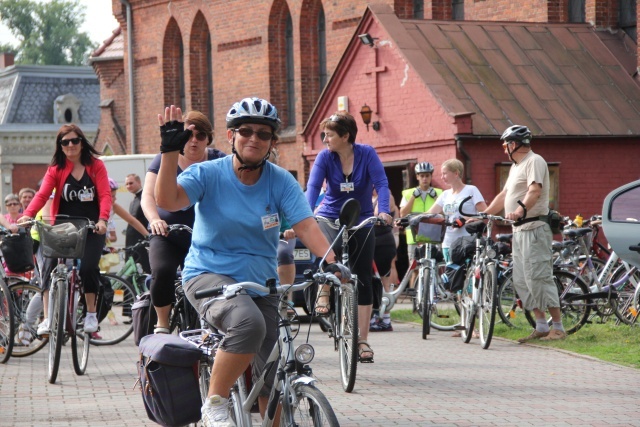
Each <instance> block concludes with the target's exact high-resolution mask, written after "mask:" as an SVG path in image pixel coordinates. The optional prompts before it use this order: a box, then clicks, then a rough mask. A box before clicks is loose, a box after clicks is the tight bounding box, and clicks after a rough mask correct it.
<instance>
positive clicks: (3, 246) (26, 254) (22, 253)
mask: <svg viewBox="0 0 640 427" xmlns="http://www.w3.org/2000/svg"><path fill="white" fill-rule="evenodd" d="M0 250H2V256H3V257H4V262H5V263H6V264H7V268H8V269H9V270H11V271H12V272H14V273H24V272H25V271H29V270H33V267H34V264H33V239H31V234H30V233H27V232H26V231H25V229H24V228H20V231H19V232H18V233H17V234H12V235H10V236H5V237H4V238H3V239H2V242H0Z"/></svg>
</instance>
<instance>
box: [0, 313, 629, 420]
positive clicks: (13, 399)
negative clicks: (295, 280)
mask: <svg viewBox="0 0 640 427" xmlns="http://www.w3.org/2000/svg"><path fill="white" fill-rule="evenodd" d="M306 327H307V325H303V328H302V330H301V333H300V335H299V336H298V341H299V342H301V341H302V339H303V336H306ZM394 329H395V330H394V332H384V333H383V332H380V333H372V334H370V337H369V342H370V343H371V346H372V347H373V349H374V350H375V363H374V364H368V365H363V364H360V365H359V366H358V379H357V382H356V387H355V390H354V392H353V393H351V394H347V393H344V392H343V391H342V388H341V386H340V382H339V366H338V356H337V352H335V351H334V350H333V342H332V340H330V339H329V338H328V337H327V336H326V335H325V334H323V333H322V332H321V331H320V329H319V327H318V326H317V325H313V326H312V328H311V336H310V342H311V343H312V344H314V346H315V347H316V353H317V355H316V359H315V360H314V362H313V363H312V367H313V368H314V373H315V375H316V376H317V377H318V378H319V379H320V384H319V388H321V389H322V390H323V391H324V392H325V394H326V395H327V396H328V398H329V400H330V402H331V404H332V405H333V407H334V409H335V411H336V413H337V414H338V418H339V419H340V423H341V425H342V426H507V425H508V426H540V425H544V426H573V425H576V426H629V425H640V405H638V401H637V396H636V395H635V393H634V387H635V384H638V383H640V371H638V370H634V369H629V368H624V367H619V366H615V365H612V364H608V363H602V362H599V361H596V360H593V359H590V358H585V357H581V356H576V355H573V354H569V353H566V352H559V351H554V350H549V349H544V348H538V347H535V346H527V345H518V344H515V343H514V342H511V341H505V340H498V339H496V340H494V342H493V343H492V344H491V348H490V349H489V350H482V349H481V348H480V346H479V344H478V340H472V342H471V343H470V344H466V345H465V344H463V343H462V342H461V341H460V339H459V338H458V339H457V338H452V337H451V336H450V333H445V332H437V331H436V332H434V333H433V334H432V335H430V336H429V339H428V340H426V341H423V340H422V339H421V338H420V337H421V334H420V332H421V327H419V326H417V325H411V324H400V323H395V324H394ZM46 357H47V350H46V349H44V350H43V351H41V352H40V353H37V354H35V355H33V356H31V357H27V358H23V359H16V358H12V359H11V360H10V361H9V363H8V364H6V365H0V426H38V427H41V426H145V425H155V424H154V423H152V422H150V421H148V419H147V416H146V413H145V410H144V407H143V405H142V399H141V397H140V391H139V390H138V388H134V383H135V378H136V358H137V348H136V347H135V345H134V344H133V339H131V338H130V339H128V340H127V341H126V342H123V343H121V344H118V345H116V346H111V347H92V348H91V353H90V360H89V367H88V369H87V374H86V375H84V376H80V377H79V376H76V375H75V374H74V372H73V367H72V363H71V351H70V348H68V347H65V348H63V359H62V361H61V369H60V373H59V375H58V381H57V383H56V384H53V385H52V384H49V383H48V382H47V380H46Z"/></svg>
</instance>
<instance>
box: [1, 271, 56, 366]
mask: <svg viewBox="0 0 640 427" xmlns="http://www.w3.org/2000/svg"><path fill="white" fill-rule="evenodd" d="M9 292H10V293H11V299H12V301H13V314H14V319H15V325H16V326H17V332H16V339H17V341H16V343H14V346H13V351H12V352H11V356H12V357H26V356H30V355H32V354H34V353H37V352H38V351H40V350H41V349H42V348H44V347H45V346H46V345H47V343H48V342H49V339H48V338H39V337H38V336H37V333H36V332H37V327H38V324H39V323H40V322H41V321H42V320H43V319H44V313H43V312H42V308H40V311H39V313H38V315H37V316H36V318H35V319H31V321H29V320H28V319H27V308H28V307H29V304H30V303H31V301H32V300H33V299H34V298H37V297H39V298H40V300H41V301H40V303H39V304H40V306H42V293H41V292H42V289H40V287H38V286H36V285H32V284H30V283H29V282H15V283H13V284H11V285H9ZM21 331H22V332H23V333H26V334H27V336H26V337H27V339H28V340H29V344H27V345H18V343H20V344H22V342H21V341H20V340H21V337H20V333H21Z"/></svg>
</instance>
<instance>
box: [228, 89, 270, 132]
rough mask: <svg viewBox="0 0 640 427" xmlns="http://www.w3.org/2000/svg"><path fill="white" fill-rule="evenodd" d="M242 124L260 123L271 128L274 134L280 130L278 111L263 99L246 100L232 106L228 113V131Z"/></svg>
mask: <svg viewBox="0 0 640 427" xmlns="http://www.w3.org/2000/svg"><path fill="white" fill-rule="evenodd" d="M242 123H259V124H265V125H268V126H271V128H272V129H273V131H274V132H277V131H278V129H280V124H281V122H280V118H279V117H278V110H277V109H276V107H274V106H273V105H271V104H270V103H269V101H267V100H264V99H261V98H255V97H253V98H244V99H243V100H241V101H239V102H236V103H235V104H233V106H231V109H230V110H229V112H228V113H227V129H235V128H237V127H238V126H239V125H241V124H242Z"/></svg>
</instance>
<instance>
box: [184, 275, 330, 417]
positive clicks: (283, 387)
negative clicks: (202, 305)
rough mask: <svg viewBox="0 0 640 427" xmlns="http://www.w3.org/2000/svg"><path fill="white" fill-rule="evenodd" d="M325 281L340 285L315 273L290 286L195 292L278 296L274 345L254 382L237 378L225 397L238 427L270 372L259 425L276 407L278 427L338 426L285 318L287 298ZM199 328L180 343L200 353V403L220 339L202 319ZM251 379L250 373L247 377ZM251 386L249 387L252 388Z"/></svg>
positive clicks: (307, 353)
mask: <svg viewBox="0 0 640 427" xmlns="http://www.w3.org/2000/svg"><path fill="white" fill-rule="evenodd" d="M313 283H316V284H324V283H330V284H332V286H334V287H335V288H336V289H337V288H339V287H340V286H341V284H340V279H338V278H337V277H336V276H335V275H333V274H329V273H316V274H314V275H313V279H312V280H307V281H306V282H304V283H300V284H295V285H280V286H277V285H276V282H275V280H273V281H272V282H269V283H267V284H266V286H263V285H259V284H257V283H251V282H242V283H237V284H233V285H226V286H223V287H222V289H208V290H204V291H198V292H196V298H207V297H212V296H216V295H219V294H221V296H217V297H216V298H220V299H222V298H225V299H231V298H234V297H235V296H236V295H238V294H240V293H245V292H246V291H254V292H257V293H262V294H265V293H266V294H270V295H280V296H281V297H280V298H279V302H278V314H279V320H278V333H279V339H278V341H277V342H276V343H275V345H274V347H273V350H272V351H271V353H270V355H269V358H268V359H267V361H266V363H265V365H264V366H265V367H264V370H263V371H262V373H261V374H260V376H259V377H258V378H253V379H248V378H246V375H247V374H246V373H245V375H242V376H240V377H239V378H238V380H237V381H236V383H235V384H234V386H233V387H232V388H231V390H230V393H229V405H230V408H231V410H230V415H231V418H232V419H233V421H234V423H235V425H236V426H237V427H248V426H251V425H252V422H251V408H252V407H253V406H254V404H255V403H256V402H257V399H258V394H259V392H260V390H261V389H262V387H263V385H264V383H265V380H266V378H267V376H268V375H269V373H270V370H271V369H276V375H275V378H276V380H275V381H274V384H273V386H272V389H271V392H270V395H269V402H268V404H267V410H266V413H265V417H264V420H263V421H262V425H263V426H272V425H273V423H274V419H275V418H276V414H277V411H278V408H281V412H280V425H283V426H284V425H286V426H339V425H340V424H339V422H338V419H337V417H336V415H335V412H334V411H333V408H332V407H331V404H330V403H329V401H328V399H327V398H326V396H325V395H324V394H323V393H322V392H321V391H320V390H319V389H318V388H316V386H315V383H316V382H317V380H316V379H315V378H314V377H313V373H312V370H311V367H310V366H309V363H310V362H311V361H312V360H313V357H314V354H315V351H314V349H313V347H312V346H311V345H310V344H309V343H308V342H306V343H303V344H301V345H300V346H298V347H297V348H294V344H293V343H294V340H295V338H296V335H293V333H292V331H291V323H290V321H289V319H288V316H287V308H288V304H287V302H286V298H285V297H286V295H290V294H291V293H292V292H295V291H300V290H304V289H306V288H307V287H309V286H310V285H311V284H313ZM202 323H203V325H204V326H205V327H204V328H202V329H196V330H189V331H183V332H181V333H180V337H181V338H182V339H185V340H187V341H188V342H190V343H192V344H193V345H195V346H196V347H197V348H199V349H200V350H201V351H202V359H201V362H200V368H199V374H200V380H199V381H200V393H201V396H202V399H203V400H204V399H205V398H206V397H207V394H208V390H209V380H210V376H211V367H212V366H213V361H214V359H215V352H216V349H217V347H218V345H219V343H220V340H221V339H222V336H221V335H219V334H216V333H214V332H213V327H212V326H211V325H208V324H207V323H206V321H205V320H204V319H202ZM249 375H250V374H249ZM251 384H252V386H251Z"/></svg>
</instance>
